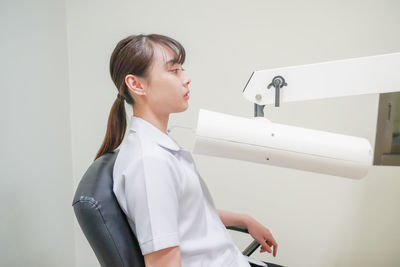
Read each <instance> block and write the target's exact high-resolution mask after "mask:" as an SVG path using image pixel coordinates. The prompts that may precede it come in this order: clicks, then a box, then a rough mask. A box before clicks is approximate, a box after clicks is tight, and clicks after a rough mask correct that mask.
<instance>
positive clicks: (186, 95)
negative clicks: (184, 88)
mask: <svg viewBox="0 0 400 267" xmlns="http://www.w3.org/2000/svg"><path fill="white" fill-rule="evenodd" d="M189 93H190V91H188V92H187V93H186V94H185V95H184V96H183V97H184V98H185V99H189Z"/></svg>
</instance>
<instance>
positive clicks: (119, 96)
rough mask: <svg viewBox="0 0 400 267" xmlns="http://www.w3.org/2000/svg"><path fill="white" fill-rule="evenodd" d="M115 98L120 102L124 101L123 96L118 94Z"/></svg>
mask: <svg viewBox="0 0 400 267" xmlns="http://www.w3.org/2000/svg"><path fill="white" fill-rule="evenodd" d="M117 98H119V99H120V100H122V101H124V100H125V97H124V96H123V95H121V94H120V93H118V94H117Z"/></svg>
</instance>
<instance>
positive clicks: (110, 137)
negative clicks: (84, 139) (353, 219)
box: [95, 34, 185, 160]
mask: <svg viewBox="0 0 400 267" xmlns="http://www.w3.org/2000/svg"><path fill="white" fill-rule="evenodd" d="M155 44H158V45H162V46H164V47H167V48H169V49H171V50H172V51H173V53H174V54H175V57H174V62H173V63H178V64H183V63H184V62H185V49H184V48H183V46H182V45H181V44H180V43H179V42H178V41H176V40H174V39H172V38H170V37H168V36H164V35H160V34H148V35H145V34H140V35H131V36H128V37H126V38H125V39H122V40H121V41H119V42H118V44H117V45H116V47H115V48H114V51H113V52H112V55H111V59H110V74H111V79H112V80H113V82H114V84H115V86H116V87H117V90H118V94H117V98H116V99H115V101H114V104H113V105H112V107H111V111H110V115H109V117H108V123H107V131H106V136H105V138H104V141H103V144H102V145H101V147H100V149H99V151H98V152H97V155H96V157H95V160H96V159H97V158H99V157H100V156H102V155H104V154H106V153H108V152H112V151H114V150H115V149H116V148H117V147H118V146H119V145H120V144H121V142H122V140H123V139H124V136H125V131H126V112H125V104H124V100H125V101H126V102H127V103H128V104H130V105H132V107H133V105H134V104H135V100H134V98H133V97H132V95H131V94H130V92H129V89H128V87H127V85H126V84H125V77H126V75H128V74H132V75H135V76H138V77H142V78H147V77H148V75H149V67H150V66H151V64H152V62H153V55H154V49H155Z"/></svg>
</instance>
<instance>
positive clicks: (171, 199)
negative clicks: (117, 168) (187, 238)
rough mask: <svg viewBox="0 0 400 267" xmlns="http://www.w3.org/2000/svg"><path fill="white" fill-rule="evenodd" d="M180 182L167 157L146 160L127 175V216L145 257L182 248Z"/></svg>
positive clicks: (149, 157) (153, 157) (143, 159)
mask: <svg viewBox="0 0 400 267" xmlns="http://www.w3.org/2000/svg"><path fill="white" fill-rule="evenodd" d="M178 181H179V179H178V172H177V168H176V167H175V166H174V164H173V162H172V161H171V160H170V159H168V158H167V157H166V158H162V157H156V156H144V157H143V158H142V159H141V160H139V161H138V163H137V164H135V166H132V168H129V170H127V172H126V173H125V192H126V201H127V213H128V214H127V215H128V217H129V219H130V220H132V221H133V222H134V228H135V229H134V232H135V234H136V237H137V239H138V241H139V245H140V248H141V251H142V254H143V255H145V254H148V253H151V252H154V251H157V250H160V249H164V248H168V247H173V246H177V245H179V231H178V213H179V194H180V189H179V188H180V185H179V182H178ZM131 226H132V225H131Z"/></svg>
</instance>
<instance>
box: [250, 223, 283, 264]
mask: <svg viewBox="0 0 400 267" xmlns="http://www.w3.org/2000/svg"><path fill="white" fill-rule="evenodd" d="M246 227H247V230H248V231H249V234H250V235H251V236H252V237H253V238H254V239H255V240H256V241H257V242H258V243H260V244H261V249H260V253H262V252H265V251H268V252H269V253H271V252H272V249H271V247H272V246H273V247H274V252H273V254H272V255H273V256H274V257H275V256H276V252H277V251H278V244H277V243H276V241H275V239H274V237H273V236H272V234H271V232H270V231H269V230H268V229H267V228H266V227H264V226H263V225H261V224H260V223H259V222H257V221H256V220H255V219H254V218H252V217H250V216H249V217H248V218H247V220H246Z"/></svg>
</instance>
